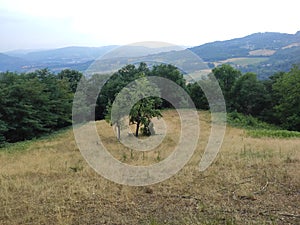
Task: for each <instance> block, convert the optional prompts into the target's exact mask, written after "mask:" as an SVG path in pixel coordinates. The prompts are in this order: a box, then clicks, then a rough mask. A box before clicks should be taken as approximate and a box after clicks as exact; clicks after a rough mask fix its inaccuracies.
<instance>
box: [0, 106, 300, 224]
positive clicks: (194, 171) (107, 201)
mask: <svg viewBox="0 0 300 225" xmlns="http://www.w3.org/2000/svg"><path fill="white" fill-rule="evenodd" d="M199 114H200V122H201V138H200V140H199V146H198V148H197V150H196V152H195V154H194V156H193V158H192V159H191V160H190V162H189V163H188V164H187V165H186V166H185V167H184V168H183V169H182V170H181V171H180V172H179V173H178V174H176V175H175V176H173V177H172V178H170V179H169V180H166V181H164V182H162V183H159V184H155V185H151V186H148V187H129V186H122V185H118V184H115V183H113V182H111V181H109V180H106V179H105V178H103V177H101V176H100V175H98V174H97V173H96V172H94V171H93V170H92V169H91V168H90V167H89V166H88V164H87V163H86V162H85V161H84V159H83V158H82V156H81V154H80V152H79V150H78V148H77V147H76V144H75V141H74V137H73V133H72V130H67V131H64V132H60V133H59V134H56V135H54V136H51V137H49V138H48V139H41V140H37V141H31V142H30V143H20V144H16V145H13V146H11V147H7V148H4V149H2V150H1V151H0V224H152V225H156V224H299V223H300V206H299V202H300V173H299V171H300V150H299V149H300V139H286V140H285V139H272V138H261V139H255V138H250V137H247V136H246V135H245V132H244V131H243V130H241V129H237V128H232V127H228V129H227V132H226V136H225V139H224V142H223V145H222V148H221V151H220V153H219V155H218V157H217V159H216V160H215V161H214V163H213V164H212V165H211V166H210V167H209V168H208V169H207V170H206V171H204V172H202V173H200V172H199V171H198V163H199V160H200V158H201V154H202V153H203V149H204V148H205V144H206V142H207V137H208V135H209V128H210V127H209V114H208V113H207V112H200V113H199ZM176 115H177V114H176V113H175V112H174V111H171V110H170V111H165V112H164V119H165V120H166V121H168V126H170V127H171V126H173V127H172V129H169V130H168V134H167V136H166V140H165V141H164V142H163V143H162V145H161V146H160V147H159V149H156V150H154V151H153V152H149V153H145V155H144V157H143V156H142V153H140V152H133V154H132V157H131V153H130V151H128V149H125V148H122V146H121V145H120V144H119V143H117V141H116V140H115V138H114V137H113V133H112V130H111V127H110V126H108V125H107V124H106V123H105V122H104V121H99V122H98V127H99V133H100V135H101V137H102V139H103V142H104V143H105V144H107V145H108V146H107V147H108V148H109V149H110V152H111V154H112V155H114V157H116V158H118V159H119V160H122V161H123V162H125V163H129V164H135V165H147V164H151V163H155V162H157V161H159V160H163V159H164V158H165V157H167V156H168V155H169V154H170V152H171V151H172V149H173V147H174V145H176V143H177V141H178V140H176V138H178V129H179V127H180V124H178V123H177V122H176V121H177V120H178V118H176ZM158 152H160V157H159V158H158V157H157V156H158ZM124 155H126V157H124Z"/></svg>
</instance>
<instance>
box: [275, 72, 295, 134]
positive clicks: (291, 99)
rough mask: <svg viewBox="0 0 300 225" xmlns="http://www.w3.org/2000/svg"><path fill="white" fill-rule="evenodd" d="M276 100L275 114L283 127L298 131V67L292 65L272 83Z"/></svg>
mask: <svg viewBox="0 0 300 225" xmlns="http://www.w3.org/2000/svg"><path fill="white" fill-rule="evenodd" d="M272 87H273V92H275V93H276V95H277V98H278V101H277V103H276V105H275V106H274V111H275V116H276V117H278V119H279V121H280V123H281V124H282V126H283V127H284V128H285V129H288V130H297V131H300V69H299V67H296V66H294V67H293V68H292V69H291V71H290V72H288V73H284V74H282V75H281V76H279V77H278V79H276V81H275V82H274V84H273V86H272Z"/></svg>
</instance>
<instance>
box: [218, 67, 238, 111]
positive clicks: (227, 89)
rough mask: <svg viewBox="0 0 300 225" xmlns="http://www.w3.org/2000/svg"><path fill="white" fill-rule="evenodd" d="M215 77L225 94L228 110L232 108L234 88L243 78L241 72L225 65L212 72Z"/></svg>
mask: <svg viewBox="0 0 300 225" xmlns="http://www.w3.org/2000/svg"><path fill="white" fill-rule="evenodd" d="M212 72H213V75H214V76H215V78H216V79H217V80H218V82H219V85H220V87H221V90H222V92H223V95H224V98H225V102H226V106H227V110H230V109H231V108H232V104H233V102H232V96H233V94H232V88H233V86H234V84H235V82H236V81H237V79H238V78H239V77H241V75H242V74H241V72H240V71H238V70H236V69H234V68H233V67H232V66H230V65H228V64H223V65H221V66H219V67H216V68H214V69H213V70H212Z"/></svg>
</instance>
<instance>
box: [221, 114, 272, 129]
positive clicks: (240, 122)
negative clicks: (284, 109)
mask: <svg viewBox="0 0 300 225" xmlns="http://www.w3.org/2000/svg"><path fill="white" fill-rule="evenodd" d="M227 122H228V124H230V125H231V126H235V127H242V128H246V129H276V126H274V125H271V124H268V123H266V122H263V121H261V120H259V119H257V118H255V117H253V116H251V115H244V114H242V113H238V112H231V113H228V114H227Z"/></svg>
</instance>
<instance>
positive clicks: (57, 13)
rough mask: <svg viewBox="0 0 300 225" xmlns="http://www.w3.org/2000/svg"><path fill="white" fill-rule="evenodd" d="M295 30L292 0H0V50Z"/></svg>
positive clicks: (299, 20)
mask: <svg viewBox="0 0 300 225" xmlns="http://www.w3.org/2000/svg"><path fill="white" fill-rule="evenodd" d="M298 30H300V13H299V7H298V3H297V1H295V0H285V1H276V0H273V1H269V0H206V1H201V0H181V1H176V0H173V1H170V0H106V1H103V0H84V1H82V0H81V1H76V0H73V1H69V0H0V52H5V51H11V50H20V49H50V48H60V47H66V46H94V47H98V46H105V45H126V44H131V43H135V42H144V41H161V42H167V43H171V44H175V45H180V46H196V45H200V44H204V43H207V42H212V41H217V40H228V39H232V38H237V37H243V36H246V35H249V34H252V33H256V32H281V33H290V34H294V33H296V32H297V31H298Z"/></svg>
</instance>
